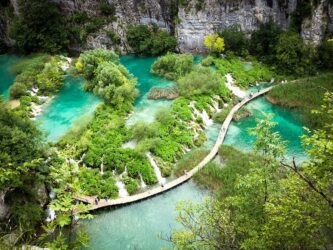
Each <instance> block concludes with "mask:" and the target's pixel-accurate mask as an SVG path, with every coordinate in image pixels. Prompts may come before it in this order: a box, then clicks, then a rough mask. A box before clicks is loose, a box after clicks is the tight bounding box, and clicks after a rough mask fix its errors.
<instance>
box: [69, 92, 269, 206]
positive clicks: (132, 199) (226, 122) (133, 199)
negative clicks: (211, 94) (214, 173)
mask: <svg viewBox="0 0 333 250" xmlns="http://www.w3.org/2000/svg"><path fill="white" fill-rule="evenodd" d="M271 89H272V87H268V88H265V89H262V90H260V91H259V92H257V93H253V94H251V95H250V96H249V97H245V98H244V99H243V100H242V101H241V102H239V103H238V104H236V105H235V106H234V107H233V108H232V109H231V110H230V112H229V114H228V116H227V118H226V119H225V120H224V122H223V124H222V127H221V129H220V133H219V135H218V137H217V140H216V143H215V145H214V146H213V148H212V149H211V150H210V152H209V154H208V155H207V156H206V157H205V158H204V159H203V160H202V161H201V162H200V163H199V164H198V165H197V166H196V167H194V168H193V169H192V170H191V171H189V172H187V173H185V174H184V175H183V176H180V177H178V178H177V179H175V180H172V181H170V182H168V183H166V184H165V185H164V186H159V187H155V188H153V189H150V190H147V191H145V192H142V193H139V194H136V195H131V196H128V197H123V198H118V199H114V200H108V201H106V200H100V201H99V202H98V204H95V197H94V196H79V197H76V199H77V200H79V201H83V202H85V203H90V204H91V205H92V206H91V208H90V210H96V209H99V208H102V207H108V206H116V205H123V204H128V203H132V202H136V201H140V200H143V199H147V198H149V197H152V196H154V195H157V194H159V193H163V192H165V191H167V190H170V189H172V188H174V187H176V186H178V185H180V184H182V183H184V182H186V181H188V180H189V179H190V178H192V176H193V175H194V174H196V173H197V172H198V171H199V170H200V169H202V168H203V167H204V166H205V165H206V164H207V163H209V162H210V161H211V160H213V158H214V157H215V155H216V154H217V153H218V150H219V147H220V146H221V145H222V143H223V141H224V138H225V136H226V134H227V130H228V127H229V125H230V122H231V120H232V118H233V116H234V114H235V113H236V112H237V111H238V110H239V109H240V108H242V107H243V106H244V105H245V104H246V103H248V102H250V101H251V100H253V99H255V98H257V97H258V96H261V95H264V94H266V93H267V92H269V91H270V90H271Z"/></svg>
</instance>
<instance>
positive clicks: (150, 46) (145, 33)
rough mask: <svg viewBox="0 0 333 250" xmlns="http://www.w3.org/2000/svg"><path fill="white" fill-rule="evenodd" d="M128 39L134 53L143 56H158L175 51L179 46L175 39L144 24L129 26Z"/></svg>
mask: <svg viewBox="0 0 333 250" xmlns="http://www.w3.org/2000/svg"><path fill="white" fill-rule="evenodd" d="M126 38H127V42H128V44H129V46H130V47H131V48H132V49H133V52H134V53H135V54H138V55H143V56H149V55H153V56H156V55H160V54H163V53H165V52H167V51H173V50H174V49H175V47H176V45H177V41H176V38H175V37H173V36H171V35H169V34H168V33H166V32H165V31H160V30H158V28H154V27H153V28H150V27H148V26H146V25H143V24H139V25H130V26H128V29H127V33H126Z"/></svg>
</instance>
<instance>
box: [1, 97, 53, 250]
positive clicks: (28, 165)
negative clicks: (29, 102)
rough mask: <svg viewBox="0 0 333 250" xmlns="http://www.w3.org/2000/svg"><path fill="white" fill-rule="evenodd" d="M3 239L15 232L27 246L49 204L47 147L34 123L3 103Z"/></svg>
mask: <svg viewBox="0 0 333 250" xmlns="http://www.w3.org/2000/svg"><path fill="white" fill-rule="evenodd" d="M0 127H1V131H0V148H1V152H0V163H1V164H0V175H1V179H0V197H1V202H0V208H1V212H0V220H1V221H2V223H1V225H0V231H1V233H0V236H1V239H0V241H1V246H2V247H4V248H5V249H12V246H11V245H10V246H7V243H5V242H4V241H3V236H4V235H6V234H7V233H11V232H16V233H15V237H17V242H15V243H20V242H27V241H30V240H31V239H32V237H33V233H34V232H36V228H37V227H40V226H41V224H42V223H43V220H44V213H43V211H42V206H41V204H42V205H44V204H45V203H46V202H47V200H48V199H47V197H46V199H45V196H44V195H45V194H43V192H42V191H40V192H38V191H37V190H43V189H44V190H45V185H44V182H45V180H46V178H47V175H48V172H49V171H48V167H47V165H46V164H45V163H44V161H43V159H42V158H43V155H44V152H45V151H44V150H45V145H43V144H42V140H41V139H42V137H41V133H40V132H39V131H38V129H37V128H36V126H35V125H34V124H33V123H32V121H31V120H30V119H28V118H26V117H21V116H19V115H17V114H15V112H13V111H12V110H9V109H8V108H7V106H6V104H5V103H4V102H3V101H2V100H0Z"/></svg>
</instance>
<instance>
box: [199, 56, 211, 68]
mask: <svg viewBox="0 0 333 250" xmlns="http://www.w3.org/2000/svg"><path fill="white" fill-rule="evenodd" d="M213 64H214V57H212V56H207V57H206V58H205V59H203V60H202V61H201V65H202V66H206V67H208V66H211V65H213Z"/></svg>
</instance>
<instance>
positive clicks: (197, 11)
mask: <svg viewBox="0 0 333 250" xmlns="http://www.w3.org/2000/svg"><path fill="white" fill-rule="evenodd" d="M50 1H53V2H56V3H58V4H59V6H60V8H61V9H62V10H63V13H64V15H66V14H70V13H73V12H74V11H79V12H86V13H87V14H88V15H89V16H96V15H97V16H98V15H99V14H100V8H99V6H100V3H101V2H105V0H103V1H102V0H50ZM10 2H11V4H12V5H13V6H14V13H18V12H19V8H18V6H17V0H10ZM176 2H177V1H174V0H108V3H109V4H113V5H114V6H115V8H116V17H117V19H116V20H115V21H113V22H110V23H108V24H106V25H105V26H104V27H102V29H101V30H99V31H97V32H95V33H93V34H91V35H89V37H88V39H87V44H86V46H84V47H80V48H77V49H78V50H85V49H93V48H108V49H111V48H116V47H117V48H118V49H120V50H121V51H122V52H123V53H127V52H128V46H127V43H126V36H125V34H126V29H127V26H128V25H129V24H133V23H142V24H152V23H154V24H157V25H158V26H159V27H160V28H162V29H166V30H168V31H170V32H174V33H175V35H176V37H177V39H178V44H179V50H180V51H188V52H202V51H204V47H203V39H204V37H205V35H207V34H209V33H212V32H216V31H220V30H223V29H225V28H227V27H230V26H232V25H239V26H240V27H241V29H242V30H243V31H244V32H246V33H247V34H251V32H253V31H255V30H257V29H258V28H259V26H260V24H261V23H265V22H267V21H268V20H269V19H270V18H272V19H273V20H274V21H275V22H276V23H278V24H279V25H280V26H281V27H282V28H283V29H286V28H287V27H288V26H289V25H290V21H291V15H292V13H293V12H294V11H295V9H296V8H297V3H298V1H297V0H205V1H201V0H200V1H199V0H190V1H188V3H187V4H186V6H181V5H179V6H178V5H177V4H176ZM199 2H201V3H203V4H202V6H200V8H198V3H199ZM0 16H1V12H0ZM5 26H6V25H5V24H4V23H3V22H2V23H1V19H0V38H3V37H4V34H6V28H5ZM327 29H328V30H331V31H332V30H333V10H332V6H331V5H330V3H329V0H320V2H319V5H318V6H316V7H314V10H313V13H312V16H311V17H310V18H307V19H305V20H304V22H303V24H302V30H301V35H302V37H303V38H304V40H305V41H311V42H314V43H315V44H318V43H319V42H320V41H321V39H322V37H323V35H324V33H325V31H326V30H327ZM108 31H112V32H114V33H115V34H117V36H119V37H120V39H121V43H120V45H117V46H116V45H115V44H113V43H112V41H111V39H110V38H109V37H108V36H107V35H106V33H107V32H108ZM2 40H3V39H2ZM6 41H7V42H8V41H9V40H8V39H7V40H6Z"/></svg>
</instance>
